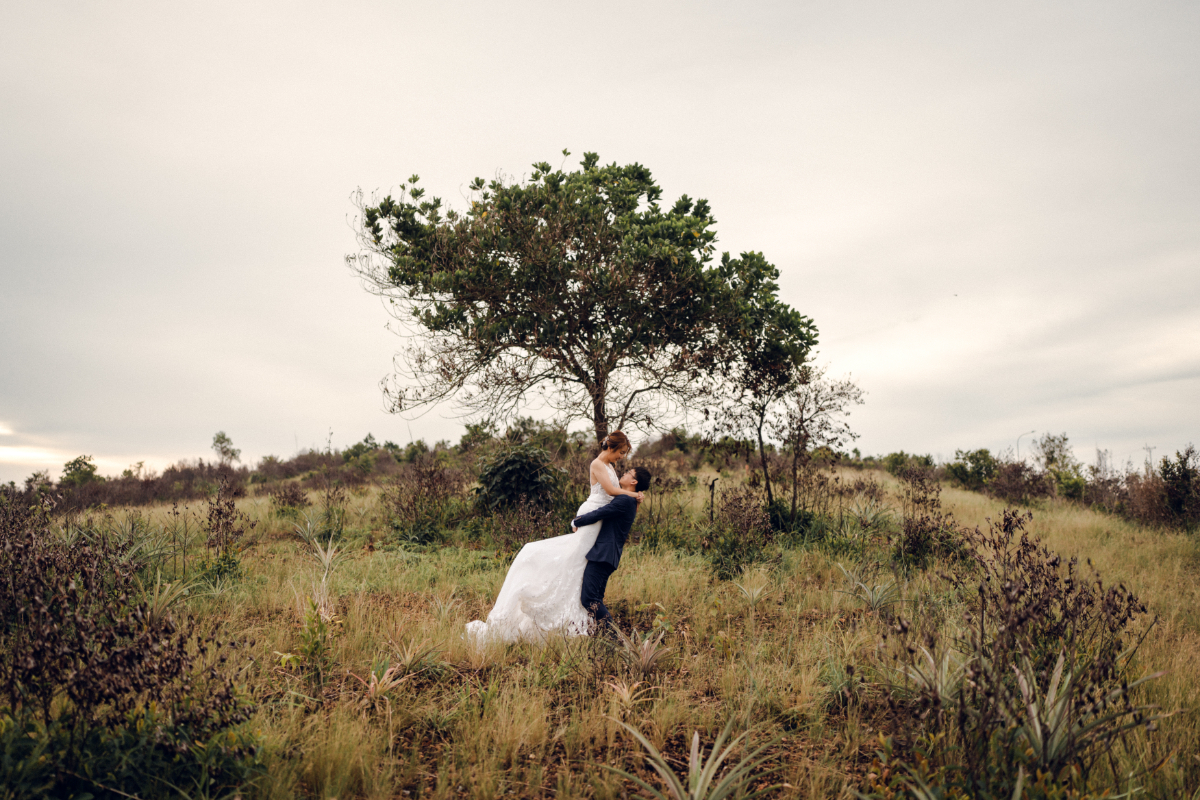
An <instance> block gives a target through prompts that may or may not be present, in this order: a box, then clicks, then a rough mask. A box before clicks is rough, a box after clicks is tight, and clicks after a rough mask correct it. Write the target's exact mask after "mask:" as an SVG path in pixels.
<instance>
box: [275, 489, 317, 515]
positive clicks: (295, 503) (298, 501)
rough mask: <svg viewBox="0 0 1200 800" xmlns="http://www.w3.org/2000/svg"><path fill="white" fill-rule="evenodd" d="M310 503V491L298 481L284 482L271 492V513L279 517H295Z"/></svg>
mask: <svg viewBox="0 0 1200 800" xmlns="http://www.w3.org/2000/svg"><path fill="white" fill-rule="evenodd" d="M308 505H309V502H308V492H306V491H304V489H302V488H300V484H298V483H283V484H280V485H279V487H278V488H276V489H275V491H273V492H271V513H273V514H274V515H275V516H277V517H289V518H294V517H296V516H298V515H299V513H300V509H302V508H308Z"/></svg>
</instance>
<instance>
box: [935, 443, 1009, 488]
mask: <svg viewBox="0 0 1200 800" xmlns="http://www.w3.org/2000/svg"><path fill="white" fill-rule="evenodd" d="M999 466H1000V463H999V462H998V461H997V460H996V457H995V456H993V455H992V454H991V451H989V450H988V449H987V448H986V447H981V448H980V449H978V450H970V451H967V450H956V451H954V461H953V462H951V463H950V464H947V465H946V475H947V476H948V477H949V478H950V479H951V480H952V481H954V482H955V483H957V484H958V485H959V486H961V487H963V488H964V489H971V490H972V491H976V492H977V491H979V490H981V489H983V487H984V486H986V485H987V484H988V483H989V482H990V481H991V480H992V478H993V477H994V476H995V474H996V470H997V468H998V467H999Z"/></svg>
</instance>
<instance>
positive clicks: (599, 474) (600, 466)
mask: <svg viewBox="0 0 1200 800" xmlns="http://www.w3.org/2000/svg"><path fill="white" fill-rule="evenodd" d="M591 473H592V480H593V481H595V482H596V483H598V484H600V488H601V489H603V490H604V492H605V494H607V495H608V496H609V497H616V496H618V495H622V494H624V495H628V496H630V497H632V498H634V499H636V500H641V499H642V498H640V497H638V493H637V492H631V491H629V490H628V489H622V488H621V487H620V486H618V485H617V484H615V483H613V479H612V473H611V472H609V471H608V470H607V469H605V468H604V462H603V461H601V460H600V459H598V458H597V459H595V460H594V461H592V468H591Z"/></svg>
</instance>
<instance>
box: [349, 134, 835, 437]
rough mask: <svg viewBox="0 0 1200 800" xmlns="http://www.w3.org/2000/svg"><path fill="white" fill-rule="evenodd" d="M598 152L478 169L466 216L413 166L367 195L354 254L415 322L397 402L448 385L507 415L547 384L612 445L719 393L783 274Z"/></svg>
mask: <svg viewBox="0 0 1200 800" xmlns="http://www.w3.org/2000/svg"><path fill="white" fill-rule="evenodd" d="M563 152H564V155H569V154H568V153H567V152H566V151H565V150H564V151H563ZM598 164H599V157H598V156H597V155H596V154H594V153H587V154H585V155H584V158H583V161H582V164H581V168H580V169H579V170H577V171H574V172H563V171H562V170H561V169H560V170H553V169H551V167H550V165H549V164H546V163H540V164H535V165H534V172H533V174H532V176H531V178H530V179H529V180H528V181H526V182H522V183H518V182H506V181H504V180H502V179H497V180H494V181H491V182H490V183H488V184H486V185H485V184H484V181H483V180H482V179H480V178H477V179H475V181H474V183H472V184H471V186H470V189H471V192H472V201H471V206H470V208H469V209H467V210H466V211H465V212H463V213H458V212H456V211H453V210H450V211H447V212H446V213H445V214H443V213H442V204H441V201H440V200H439V199H437V198H433V199H429V200H426V199H424V190H423V189H421V188H418V187H417V185H416V184H417V182H418V178H417V176H415V175H414V176H413V177H412V178H411V179H410V180H409V183H408V184H406V185H404V186H402V187H401V193H400V196H399V197H398V198H393V197H391V196H387V197H384V198H383V199H382V200H380V201H378V202H376V203H374V204H373V205H370V204H368V203H367V202H366V201H365V200H364V199H363V197H362V194H361V193H359V195H358V196H357V198H356V205H357V207H358V208H359V210H360V212H361V215H362V216H361V219H360V223H361V227H360V230H359V241H360V245H361V246H362V251H361V252H360V253H358V254H356V255H351V256H348V257H347V264H348V265H349V266H350V267H351V268H352V269H353V270H354V271H355V272H356V273H357V274H358V275H360V276H361V277H362V278H363V281H364V285H365V286H366V287H367V289H368V290H369V291H372V292H375V293H377V294H379V295H381V296H383V297H385V298H387V299H388V300H389V301H390V304H391V310H392V313H393V315H394V316H395V317H396V318H397V319H398V320H399V321H400V322H401V325H402V327H403V332H404V333H406V334H407V335H408V344H407V346H406V348H405V349H404V351H403V352H402V354H401V355H400V356H398V357H397V359H396V363H395V373H394V374H393V376H391V378H388V379H385V380H384V381H383V387H384V390H385V394H386V396H387V397H388V399H389V402H390V405H391V408H392V410H393V411H400V412H403V411H410V410H414V409H417V408H421V407H424V406H427V405H429V404H432V403H436V402H440V401H442V400H445V399H451V398H452V399H453V400H454V401H455V402H456V403H457V404H458V405H459V407H460V408H461V409H463V410H464V411H466V412H467V413H468V415H474V416H478V417H487V418H491V419H496V420H500V419H505V418H511V417H512V416H514V415H516V414H517V413H518V411H519V410H520V409H521V408H522V407H523V406H524V405H526V404H528V403H530V402H531V401H532V400H531V398H530V397H529V395H530V393H532V392H536V393H537V397H538V399H540V400H541V401H542V402H544V403H545V404H546V405H548V406H549V407H550V408H552V409H553V410H555V411H556V412H558V413H559V414H561V415H562V416H563V417H565V418H567V419H571V418H583V419H587V420H588V421H589V422H590V424H591V426H592V428H593V429H594V432H595V436H596V439H597V441H599V440H600V439H603V437H604V436H605V435H607V434H608V431H609V430H610V428H611V427H614V426H615V427H617V428H623V427H625V426H627V425H629V424H633V425H635V426H639V427H650V426H652V424H653V419H654V418H656V417H657V416H658V415H659V414H661V413H662V412H664V411H671V410H675V409H679V408H684V409H687V408H692V407H694V406H695V405H696V404H697V403H698V402H700V401H702V400H704V398H706V397H708V396H710V394H711V392H712V391H713V389H714V386H715V384H716V382H717V381H718V379H719V378H720V374H721V371H722V369H723V368H724V366H725V365H726V364H727V363H728V362H730V361H735V360H737V358H738V356H737V352H738V345H739V342H738V333H739V332H740V331H741V330H742V329H743V326H744V325H745V324H748V320H749V319H751V318H752V317H753V314H754V313H755V312H757V311H759V310H761V309H762V308H763V307H764V306H765V305H767V304H770V303H775V304H778V301H777V299H776V298H775V294H774V292H775V284H774V283H773V281H774V279H775V278H776V277H777V276H778V271H777V270H776V269H775V268H774V267H773V266H771V265H770V264H769V263H767V262H766V260H765V259H763V258H762V257H761V255H759V254H743V256H742V257H740V258H732V257H730V256H729V254H728V253H726V254H724V255H723V256H722V257H721V258H720V259H719V261H717V263H715V264H714V263H713V254H714V252H715V248H714V246H713V243H714V242H715V240H716V233H715V231H714V230H713V226H714V225H715V220H714V219H713V216H712V213H711V210H710V208H709V205H708V203H707V202H706V201H704V200H699V201H693V200H692V199H690V198H689V197H688V196H687V195H684V196H682V197H680V198H679V200H677V201H676V202H675V204H674V205H672V206H671V207H670V208H669V209H664V207H662V206H660V204H659V201H660V199H661V196H662V190H661V189H660V188H659V187H658V185H657V184H656V183H655V182H654V179H653V177H652V176H651V174H650V171H649V170H648V169H646V168H645V167H643V166H641V165H639V164H630V165H627V166H618V165H617V164H611V165H609V166H606V167H601V166H599V165H598ZM787 322H788V325H787V327H786V328H785V329H782V330H780V331H779V335H780V336H782V337H783V338H784V339H785V340H786V341H787V342H789V344H790V346H793V347H794V348H795V349H799V350H803V351H804V352H807V350H808V349H809V348H811V347H812V346H813V345H814V344H815V343H816V328H815V326H814V325H813V323H812V321H811V320H809V319H808V318H807V317H803V316H801V315H799V314H795V313H793V315H792V316H791V317H789V318H788V319H787Z"/></svg>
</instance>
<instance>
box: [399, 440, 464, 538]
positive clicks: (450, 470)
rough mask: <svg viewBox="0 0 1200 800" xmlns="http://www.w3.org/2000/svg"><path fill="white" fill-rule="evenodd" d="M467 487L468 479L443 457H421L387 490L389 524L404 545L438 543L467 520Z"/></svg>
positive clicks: (405, 467)
mask: <svg viewBox="0 0 1200 800" xmlns="http://www.w3.org/2000/svg"><path fill="white" fill-rule="evenodd" d="M466 487H467V477H466V475H464V474H463V472H462V471H461V470H458V469H455V468H454V467H452V466H450V465H449V464H448V463H447V461H446V456H445V454H444V453H437V454H435V453H425V454H423V455H420V456H418V457H417V458H416V460H414V461H413V462H412V463H411V464H407V465H405V466H404V468H403V469H401V470H400V472H399V473H397V475H396V478H395V480H393V481H392V482H391V483H390V484H388V485H387V486H385V487H384V490H383V497H382V499H383V506H384V508H385V509H387V515H388V522H389V524H390V525H391V526H392V529H393V530H394V531H396V533H397V534H398V536H399V538H400V540H401V541H402V542H404V543H407V544H415V545H428V544H433V543H434V542H439V541H441V540H442V539H443V538H445V535H446V532H447V530H448V529H449V528H450V527H452V526H453V525H454V523H455V522H456V521H457V520H458V519H460V518H461V517H463V516H465V512H466V508H465V502H464V498H463V495H464V493H465V491H466Z"/></svg>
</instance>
